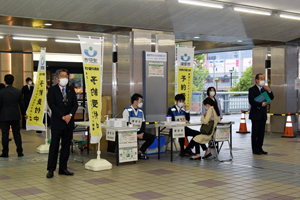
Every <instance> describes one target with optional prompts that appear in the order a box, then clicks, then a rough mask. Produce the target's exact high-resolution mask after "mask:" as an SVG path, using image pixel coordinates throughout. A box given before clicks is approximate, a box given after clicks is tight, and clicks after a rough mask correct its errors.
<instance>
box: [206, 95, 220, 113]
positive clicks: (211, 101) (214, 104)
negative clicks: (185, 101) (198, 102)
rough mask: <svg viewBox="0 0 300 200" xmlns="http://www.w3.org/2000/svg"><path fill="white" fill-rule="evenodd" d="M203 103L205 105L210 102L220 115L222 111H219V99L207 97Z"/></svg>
mask: <svg viewBox="0 0 300 200" xmlns="http://www.w3.org/2000/svg"><path fill="white" fill-rule="evenodd" d="M203 104H204V105H207V104H208V105H210V106H213V107H214V109H215V111H216V113H217V115H218V116H220V111H219V107H218V103H217V101H214V100H212V99H211V98H210V97H207V98H206V99H204V101H203Z"/></svg>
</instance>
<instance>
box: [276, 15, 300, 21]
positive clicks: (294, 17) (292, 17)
mask: <svg viewBox="0 0 300 200" xmlns="http://www.w3.org/2000/svg"><path fill="white" fill-rule="evenodd" d="M279 17H282V18H287V19H296V20H300V16H295V15H288V14H279Z"/></svg>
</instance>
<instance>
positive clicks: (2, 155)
mask: <svg viewBox="0 0 300 200" xmlns="http://www.w3.org/2000/svg"><path fill="white" fill-rule="evenodd" d="M0 157H2V158H8V154H1V155H0Z"/></svg>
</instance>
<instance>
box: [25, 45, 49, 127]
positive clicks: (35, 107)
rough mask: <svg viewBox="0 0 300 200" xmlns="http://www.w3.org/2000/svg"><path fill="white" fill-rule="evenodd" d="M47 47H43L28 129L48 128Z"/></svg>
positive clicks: (31, 102)
mask: <svg viewBox="0 0 300 200" xmlns="http://www.w3.org/2000/svg"><path fill="white" fill-rule="evenodd" d="M45 52H46V48H42V50H41V54H40V60H39V65H38V74H37V79H36V83H35V86H34V90H33V94H32V97H31V99H30V103H29V106H28V109H27V116H28V119H27V121H26V130H46V127H45V126H44V123H43V119H44V108H45V104H46V56H45V54H46V53H45Z"/></svg>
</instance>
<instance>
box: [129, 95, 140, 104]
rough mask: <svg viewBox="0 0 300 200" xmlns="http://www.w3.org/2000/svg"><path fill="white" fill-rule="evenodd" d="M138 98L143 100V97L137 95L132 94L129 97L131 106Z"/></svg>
mask: <svg viewBox="0 0 300 200" xmlns="http://www.w3.org/2000/svg"><path fill="white" fill-rule="evenodd" d="M139 98H143V96H142V95H140V94H138V93H135V94H133V95H132V97H131V104H133V102H134V101H138V100H139Z"/></svg>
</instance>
